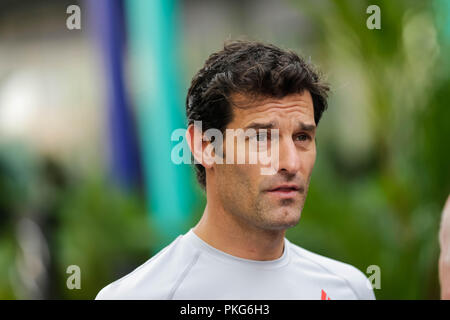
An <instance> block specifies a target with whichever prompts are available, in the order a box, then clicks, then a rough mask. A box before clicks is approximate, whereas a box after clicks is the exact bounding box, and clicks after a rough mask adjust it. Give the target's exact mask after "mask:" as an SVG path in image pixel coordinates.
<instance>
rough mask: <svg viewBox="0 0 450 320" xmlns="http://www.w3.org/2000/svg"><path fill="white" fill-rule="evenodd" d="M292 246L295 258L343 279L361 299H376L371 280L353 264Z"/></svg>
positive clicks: (292, 244)
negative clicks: (306, 261) (304, 260)
mask: <svg viewBox="0 0 450 320" xmlns="http://www.w3.org/2000/svg"><path fill="white" fill-rule="evenodd" d="M290 245H291V251H292V252H293V255H294V256H297V257H299V258H301V259H306V260H308V261H309V262H311V263H313V264H314V265H316V266H317V268H319V269H321V270H322V272H324V273H327V274H330V275H332V276H335V277H338V278H340V279H342V280H343V281H344V282H346V283H347V285H348V286H349V287H350V288H351V289H352V290H353V291H354V292H355V295H356V296H357V297H358V298H359V299H363V300H369V299H375V295H374V293H373V289H372V288H371V286H370V283H369V280H368V279H367V277H366V275H365V274H364V273H362V272H361V271H360V270H359V269H358V268H356V267H354V266H352V265H351V264H348V263H345V262H341V261H338V260H334V259H331V258H328V257H325V256H322V255H320V254H317V253H314V252H312V251H309V250H306V249H304V248H302V247H300V246H298V245H296V244H294V243H292V242H290Z"/></svg>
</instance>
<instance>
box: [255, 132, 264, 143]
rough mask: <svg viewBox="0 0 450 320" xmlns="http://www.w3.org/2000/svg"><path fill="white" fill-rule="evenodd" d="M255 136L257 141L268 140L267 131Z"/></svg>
mask: <svg viewBox="0 0 450 320" xmlns="http://www.w3.org/2000/svg"><path fill="white" fill-rule="evenodd" d="M255 137H256V140H257V141H265V140H267V133H258V134H257V135H256V136H255Z"/></svg>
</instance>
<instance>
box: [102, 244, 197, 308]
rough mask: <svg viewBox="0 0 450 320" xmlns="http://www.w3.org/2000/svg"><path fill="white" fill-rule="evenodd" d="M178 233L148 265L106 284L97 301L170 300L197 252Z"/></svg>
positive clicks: (147, 262)
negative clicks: (186, 267)
mask: <svg viewBox="0 0 450 320" xmlns="http://www.w3.org/2000/svg"><path fill="white" fill-rule="evenodd" d="M181 240H182V236H181V235H180V236H178V237H177V238H176V239H175V240H174V241H173V242H172V243H170V244H169V245H168V246H166V247H164V248H163V249H162V250H161V251H159V252H158V253H157V254H156V255H154V256H153V257H152V258H150V259H149V260H147V261H146V262H145V263H144V264H142V265H141V266H139V267H137V268H136V269H135V270H134V271H132V272H131V273H129V274H127V275H126V276H124V277H122V278H120V279H118V280H116V281H114V282H112V283H110V284H109V285H107V286H106V287H104V288H103V289H102V290H100V292H99V293H98V294H97V296H96V298H95V299H96V300H126V299H166V298H167V297H168V296H169V295H170V291H171V288H172V287H173V285H174V284H175V283H176V280H177V278H178V276H179V273H180V270H181V271H182V270H183V264H186V263H189V258H190V256H192V254H193V251H192V250H189V249H190V248H189V249H188V248H184V247H185V246H186V244H184V243H183V242H182V241H181Z"/></svg>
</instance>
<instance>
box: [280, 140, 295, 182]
mask: <svg viewBox="0 0 450 320" xmlns="http://www.w3.org/2000/svg"><path fill="white" fill-rule="evenodd" d="M299 170H300V155H299V151H298V150H297V147H296V146H295V143H294V141H293V140H292V139H289V138H286V139H280V141H279V160H278V173H281V174H285V175H295V174H296V173H297V172H298V171H299Z"/></svg>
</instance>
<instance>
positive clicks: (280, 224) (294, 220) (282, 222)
mask: <svg viewBox="0 0 450 320" xmlns="http://www.w3.org/2000/svg"><path fill="white" fill-rule="evenodd" d="M283 211H284V212H282V213H281V214H282V216H280V215H278V214H275V215H272V216H271V218H270V219H267V221H266V223H265V225H266V227H267V229H271V230H284V229H289V228H292V227H295V226H296V225H297V224H298V222H299V221H300V213H299V212H298V211H296V212H292V211H291V210H283ZM286 211H287V212H286Z"/></svg>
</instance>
